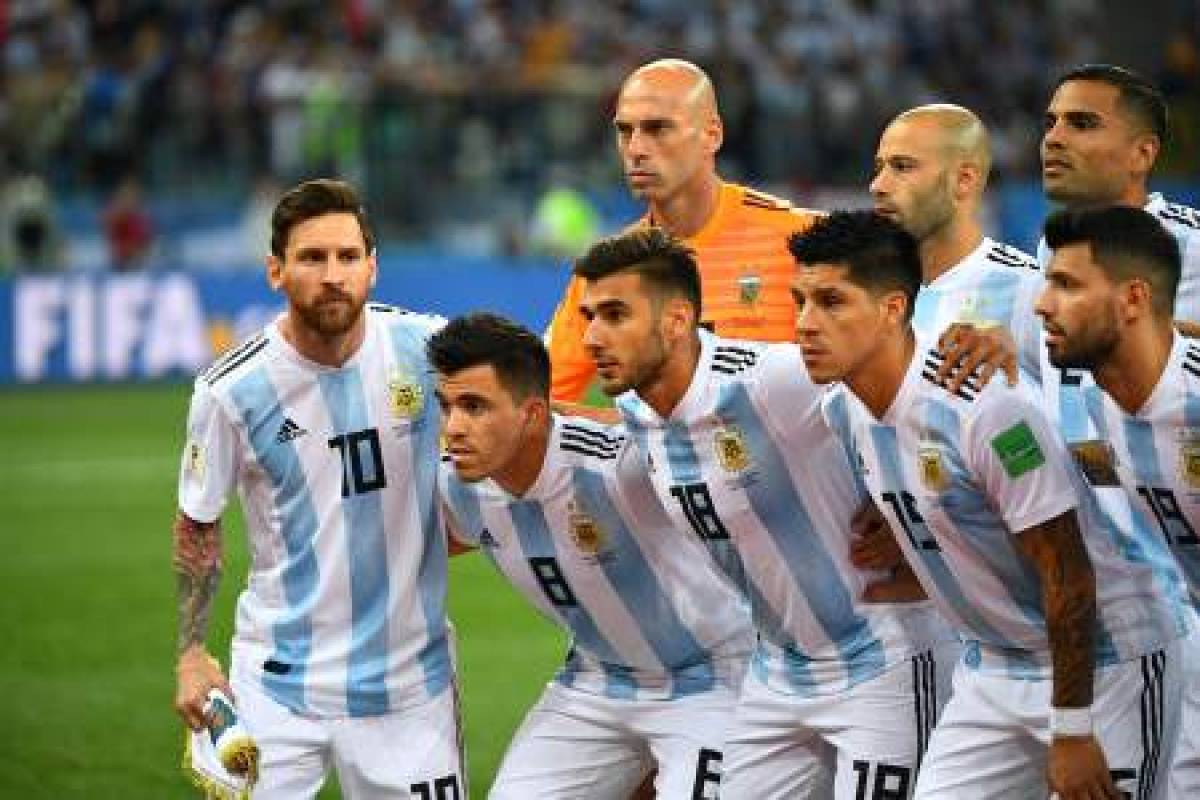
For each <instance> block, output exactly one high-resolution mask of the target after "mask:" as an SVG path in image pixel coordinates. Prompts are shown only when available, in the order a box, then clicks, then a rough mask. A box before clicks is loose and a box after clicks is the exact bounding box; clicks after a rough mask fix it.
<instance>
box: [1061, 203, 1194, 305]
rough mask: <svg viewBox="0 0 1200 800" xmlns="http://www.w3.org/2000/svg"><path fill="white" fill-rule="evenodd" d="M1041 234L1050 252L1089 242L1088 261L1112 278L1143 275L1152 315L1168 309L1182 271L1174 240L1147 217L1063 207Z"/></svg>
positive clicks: (1133, 211) (1138, 212)
mask: <svg viewBox="0 0 1200 800" xmlns="http://www.w3.org/2000/svg"><path fill="white" fill-rule="evenodd" d="M1045 234H1046V244H1047V245H1048V246H1049V247H1050V248H1051V249H1052V250H1057V249H1058V248H1060V247H1066V246H1068V245H1073V244H1087V245H1089V246H1090V247H1091V251H1092V260H1093V261H1095V262H1096V264H1098V265H1099V266H1100V268H1101V269H1103V270H1104V272H1105V274H1107V275H1108V277H1109V278H1110V279H1112V280H1114V281H1125V280H1131V279H1133V278H1143V279H1145V280H1146V281H1147V282H1149V284H1150V292H1151V303H1152V305H1153V307H1154V311H1155V313H1157V314H1159V315H1163V314H1166V315H1171V314H1173V313H1174V308H1175V292H1176V291H1177V289H1178V288H1179V274H1180V271H1181V269H1182V260H1181V256H1180V252H1179V242H1177V241H1176V240H1175V237H1174V236H1172V235H1171V234H1170V233H1169V232H1168V231H1167V229H1166V228H1164V227H1163V226H1162V223H1160V222H1159V221H1158V220H1157V219H1155V218H1154V216H1153V215H1151V214H1148V213H1146V212H1145V211H1143V210H1142V209H1140V208H1132V207H1129V206H1109V207H1107V208H1089V209H1078V210H1067V209H1064V210H1062V211H1056V212H1055V213H1053V214H1051V215H1050V217H1049V218H1048V219H1047V220H1046V226H1045Z"/></svg>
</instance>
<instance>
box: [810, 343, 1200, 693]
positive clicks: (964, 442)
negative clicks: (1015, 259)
mask: <svg viewBox="0 0 1200 800" xmlns="http://www.w3.org/2000/svg"><path fill="white" fill-rule="evenodd" d="M940 364H941V357H940V356H939V355H938V354H937V352H936V351H935V350H932V349H930V350H924V349H922V348H918V350H917V351H916V354H915V355H914V357H913V360H912V363H911V364H910V365H909V368H908V371H907V373H906V375H905V378H904V381H903V383H902V385H901V387H900V389H899V391H898V393H897V395H896V398H895V400H894V401H893V402H892V405H891V407H890V408H889V409H888V411H887V412H886V413H885V414H884V415H883V418H882V419H876V418H875V416H874V415H873V414H872V413H871V412H870V410H869V409H867V407H866V406H865V405H863V403H862V402H861V401H860V400H859V399H858V398H857V397H856V396H854V394H853V393H852V392H850V391H849V389H847V388H845V387H839V389H838V390H837V392H836V393H835V394H834V395H833V396H831V398H830V400H829V401H827V403H826V406H827V408H830V409H831V407H832V404H833V403H834V401H835V398H839V397H844V398H845V408H846V413H847V414H848V417H849V424H848V426H847V428H846V429H844V430H845V431H846V434H847V435H848V436H849V440H850V441H851V442H852V445H853V447H854V449H855V450H856V452H857V453H858V454H859V457H860V459H861V461H860V465H859V468H860V469H861V471H862V474H863V478H864V480H865V481H866V483H867V485H868V486H869V487H870V490H871V494H872V495H873V496H874V498H875V502H876V504H877V505H878V506H879V508H880V509H881V510H882V511H883V512H884V514H885V515H886V516H887V518H888V521H889V523H890V524H891V526H892V529H893V530H894V531H895V532H896V538H897V540H898V541H899V542H900V545H901V547H902V549H903V550H904V551H905V554H906V555H907V557H908V561H909V563H910V564H911V565H912V567H913V570H914V571H915V572H916V573H917V576H918V577H919V578H920V580H921V583H922V584H923V585H924V586H925V588H926V590H927V591H928V593H929V595H930V597H931V598H932V599H933V600H934V602H935V603H936V604H937V605H938V607H939V608H940V609H941V610H942V612H943V613H944V614H945V615H946V617H947V618H948V619H949V620H950V622H951V623H952V624H953V625H955V626H956V627H957V628H958V630H959V632H960V633H961V634H962V635H963V637H964V638H966V639H967V644H968V646H967V652H966V655H965V660H966V663H967V664H968V666H971V667H976V668H980V669H984V670H989V671H998V672H1001V673H1002V674H1006V675H1009V676H1011V677H1018V678H1046V677H1049V675H1050V646H1049V640H1048V638H1047V634H1046V620H1045V615H1044V612H1043V605H1042V589H1041V581H1040V580H1039V578H1038V575H1037V573H1036V571H1035V570H1034V568H1033V567H1032V565H1031V564H1030V563H1029V562H1028V560H1027V559H1025V557H1024V556H1023V555H1022V554H1021V553H1020V550H1019V549H1018V547H1017V545H1016V541H1015V537H1016V536H1017V535H1019V534H1020V532H1022V531H1025V530H1027V529H1029V528H1032V527H1034V526H1036V525H1038V524H1040V523H1043V522H1046V521H1047V520H1050V519H1053V518H1054V517H1056V516H1058V515H1060V514H1062V513H1064V512H1066V511H1069V510H1072V509H1074V510H1075V512H1076V517H1077V519H1078V521H1079V527H1080V531H1081V533H1082V535H1083V540H1084V542H1085V544H1086V546H1087V550H1088V554H1089V556H1090V557H1091V561H1092V567H1093V569H1094V570H1095V575H1096V594H1097V608H1098V613H1097V616H1098V622H1099V628H1098V631H1097V637H1096V662H1097V664H1100V665H1108V664H1113V663H1116V662H1119V661H1126V660H1128V659H1131V658H1135V657H1138V656H1141V655H1143V654H1145V653H1147V652H1151V651H1153V650H1156V649H1158V648H1160V647H1162V646H1163V645H1164V644H1166V643H1167V642H1169V641H1171V640H1173V639H1175V638H1178V637H1179V636H1181V635H1183V633H1184V632H1186V623H1185V621H1184V620H1185V616H1184V609H1183V606H1182V605H1181V604H1180V603H1179V602H1178V600H1179V597H1178V594H1177V588H1178V586H1177V585H1176V586H1175V587H1174V588H1175V590H1176V593H1175V594H1169V593H1168V592H1167V589H1166V587H1165V586H1164V584H1162V583H1160V580H1159V579H1160V574H1159V571H1160V570H1161V569H1162V568H1163V566H1164V562H1163V555H1164V554H1163V553H1159V554H1158V555H1157V556H1154V557H1152V558H1150V559H1149V561H1150V563H1147V559H1143V558H1141V557H1140V555H1139V556H1137V557H1135V556H1133V555H1132V554H1131V553H1130V551H1129V550H1128V549H1126V547H1125V545H1126V544H1127V543H1125V542H1123V541H1120V540H1119V538H1118V537H1117V536H1116V535H1114V534H1112V533H1111V532H1110V531H1112V528H1111V527H1109V526H1106V525H1104V524H1103V522H1102V519H1101V515H1100V511H1099V509H1098V508H1097V506H1096V502H1095V498H1094V497H1093V496H1092V494H1091V493H1090V492H1089V491H1088V490H1087V488H1086V487H1085V486H1084V484H1083V482H1082V478H1081V476H1080V475H1079V473H1078V472H1077V470H1076V469H1075V467H1074V464H1073V463H1072V460H1071V456H1070V454H1069V453H1068V452H1067V450H1066V448H1065V447H1064V445H1063V443H1062V441H1061V439H1060V438H1059V436H1058V435H1057V434H1056V433H1055V431H1054V429H1053V427H1052V425H1051V423H1050V421H1049V420H1048V419H1047V416H1046V414H1045V412H1044V411H1043V410H1042V408H1041V406H1040V405H1039V403H1038V398H1037V396H1036V394H1035V392H1034V390H1033V388H1032V387H1031V386H1029V385H1027V384H1025V383H1022V384H1021V385H1019V386H1017V387H1011V386H1009V385H1008V384H1007V382H1006V381H1003V380H993V381H990V382H989V383H988V384H987V386H985V387H983V388H982V389H980V388H979V387H978V386H977V385H970V386H965V387H964V388H962V389H960V390H959V393H958V394H951V393H950V392H948V391H947V390H946V389H945V388H943V387H942V386H941V385H939V384H937V383H935V380H936V378H935V374H936V371H937V368H938V367H939V366H940ZM1167 558H1168V559H1169V555H1168V556H1167Z"/></svg>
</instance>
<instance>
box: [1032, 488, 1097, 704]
mask: <svg viewBox="0 0 1200 800" xmlns="http://www.w3.org/2000/svg"><path fill="white" fill-rule="evenodd" d="M1017 541H1018V542H1019V544H1020V548H1021V552H1023V553H1024V554H1025V556H1026V557H1027V558H1028V559H1029V560H1030V561H1031V562H1033V565H1034V567H1035V568H1036V569H1037V571H1038V574H1039V575H1040V576H1041V579H1042V602H1043V605H1044V606H1045V612H1046V632H1047V635H1048V636H1049V638H1050V659H1051V663H1052V666H1053V673H1054V694H1053V699H1052V703H1053V705H1054V707H1055V708H1080V707H1083V706H1088V705H1091V702H1092V677H1093V671H1094V669H1095V654H1094V647H1093V645H1094V642H1093V639H1094V637H1095V629H1096V575H1095V573H1094V572H1093V571H1092V562H1091V559H1089V558H1088V554H1087V549H1086V548H1085V547H1084V544H1083V538H1082V536H1081V535H1080V533H1079V525H1078V523H1077V522H1076V520H1075V512H1074V511H1068V512H1067V513H1065V514H1061V515H1059V516H1057V517H1055V518H1054V519H1052V520H1048V521H1047V522H1043V523H1042V524H1041V525H1035V526H1034V527H1032V528H1029V529H1028V530H1026V531H1023V532H1022V533H1020V534H1019V535H1018V536H1017Z"/></svg>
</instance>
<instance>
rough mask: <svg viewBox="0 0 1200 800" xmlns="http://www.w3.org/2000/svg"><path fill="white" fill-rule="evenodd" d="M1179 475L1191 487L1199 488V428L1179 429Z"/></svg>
mask: <svg viewBox="0 0 1200 800" xmlns="http://www.w3.org/2000/svg"><path fill="white" fill-rule="evenodd" d="M1179 477H1180V478H1181V479H1182V480H1183V482H1184V483H1186V484H1187V485H1188V486H1189V487H1190V488H1192V489H1200V429H1198V428H1183V429H1181V430H1180V431H1179Z"/></svg>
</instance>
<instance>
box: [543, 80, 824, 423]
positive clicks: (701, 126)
mask: <svg viewBox="0 0 1200 800" xmlns="http://www.w3.org/2000/svg"><path fill="white" fill-rule="evenodd" d="M612 124H613V128H614V134H615V137H616V145H617V151H618V153H619V155H620V157H621V166H622V168H623V170H624V174H625V180H626V182H627V183H628V185H629V189H630V191H631V192H632V193H633V195H634V197H636V198H637V199H638V200H642V201H645V203H646V213H645V215H644V216H643V217H642V218H641V219H640V220H639V221H638V222H637V223H635V227H640V226H646V225H655V226H658V227H661V228H663V229H665V230H667V231H670V232H671V233H672V234H673V235H675V236H678V237H680V238H682V239H683V240H684V241H686V242H687V244H688V245H689V246H690V247H692V248H693V250H694V251H695V253H696V259H697V262H698V263H699V265H700V274H701V278H702V284H703V285H702V287H701V291H702V293H703V298H704V317H703V320H702V322H703V323H704V324H705V325H706V326H708V327H710V328H711V329H712V330H714V331H716V332H717V333H718V334H719V335H721V336H733V337H738V338H743V339H753V340H755V341H769V342H787V341H791V338H792V328H793V325H794V320H795V315H794V313H793V310H792V304H791V301H790V299H789V298H788V288H787V287H788V279H789V277H790V275H791V258H790V256H788V252H787V237H788V235H789V234H791V233H792V232H793V231H796V230H799V229H802V228H804V227H806V226H808V225H810V224H811V223H812V221H813V220H814V219H816V217H817V214H816V213H814V212H812V211H806V210H802V209H798V208H794V207H792V205H791V204H790V203H788V202H786V201H784V200H781V199H779V198H777V197H773V196H771V195H769V194H767V193H765V192H762V191H759V190H757V189H753V188H751V187H748V186H741V185H739V184H736V183H730V182H727V181H724V180H722V179H721V177H720V176H719V175H718V174H717V163H716V156H717V153H718V152H719V151H720V149H721V145H722V143H723V141H724V135H725V133H724V126H723V123H722V121H721V115H720V110H719V108H718V103H717V95H716V91H715V90H714V88H713V85H712V81H711V80H709V77H708V75H706V74H705V73H704V70H702V69H700V68H699V67H698V66H696V65H695V64H693V63H691V62H688V61H683V60H681V59H676V58H664V59H659V60H656V61H652V62H650V63H648V64H643V65H642V66H640V67H638V68H637V69H635V70H634V71H633V72H632V73H631V74H630V75H629V76H628V77H627V78H626V79H625V82H624V83H623V84H622V86H621V90H620V93H619V95H618V97H617V107H616V110H615V112H614V114H613V120H612ZM582 289H583V284H582V281H580V280H579V279H578V277H573V278H572V279H571V281H570V283H569V284H568V285H567V289H566V291H565V293H564V295H563V299H562V301H561V302H560V303H559V306H558V308H557V309H556V311H555V313H554V318H553V319H552V320H551V322H550V325H549V327H548V328H547V330H546V344H547V346H548V347H549V348H550V358H551V362H552V363H553V372H554V383H553V385H552V389H551V395H552V396H553V397H554V399H555V400H558V401H567V402H575V401H578V400H579V399H580V398H581V397H582V395H583V394H584V391H585V390H586V389H587V388H588V385H589V384H590V383H591V381H592V380H593V378H594V377H595V374H596V373H595V367H594V366H593V364H592V362H591V359H589V358H588V353H587V348H586V347H585V346H584V344H583V331H584V328H585V327H586V321H585V320H584V319H583V318H582V317H581V316H580V315H579V296H580V293H581V291H582Z"/></svg>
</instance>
